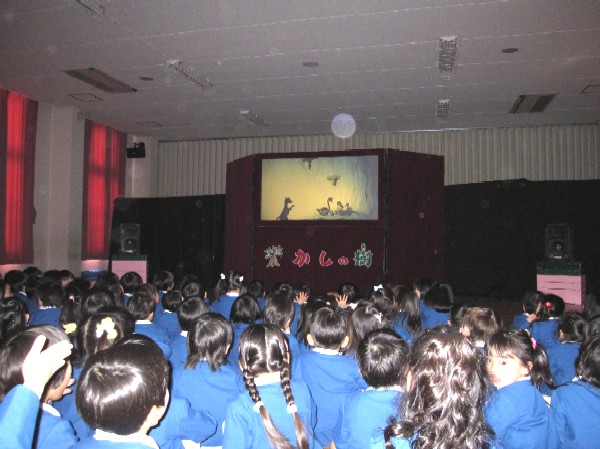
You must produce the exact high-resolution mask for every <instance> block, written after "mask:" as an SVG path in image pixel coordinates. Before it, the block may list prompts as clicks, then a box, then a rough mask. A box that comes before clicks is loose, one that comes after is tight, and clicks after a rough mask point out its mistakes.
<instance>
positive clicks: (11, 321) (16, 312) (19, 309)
mask: <svg viewBox="0 0 600 449" xmlns="http://www.w3.org/2000/svg"><path fill="white" fill-rule="evenodd" d="M26 307H27V306H26V305H25V303H23V302H22V301H20V300H19V299H16V298H5V299H3V300H2V301H1V302H0V342H3V341H6V340H8V339H9V338H10V337H12V336H13V335H15V334H17V333H19V332H20V331H22V330H23V329H25V327H26V326H27V323H26V321H25V309H26Z"/></svg>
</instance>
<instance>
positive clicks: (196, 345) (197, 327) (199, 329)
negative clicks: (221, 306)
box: [185, 312, 233, 371]
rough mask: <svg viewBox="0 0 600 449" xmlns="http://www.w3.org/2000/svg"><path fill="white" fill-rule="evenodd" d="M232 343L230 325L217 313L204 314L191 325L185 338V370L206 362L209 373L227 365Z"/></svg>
mask: <svg viewBox="0 0 600 449" xmlns="http://www.w3.org/2000/svg"><path fill="white" fill-rule="evenodd" d="M232 342H233V329H232V328H231V324H230V323H229V321H227V320H226V319H225V318H224V317H223V315H221V314H219V313H212V312H209V313H205V314H204V315H201V316H200V317H198V318H197V319H196V320H195V321H194V322H193V323H192V327H191V328H190V330H189V333H188V336H187V348H188V357H187V361H186V363H185V367H186V368H195V367H196V365H197V364H198V362H200V361H201V360H206V361H207V362H208V366H210V370H211V371H217V370H218V369H219V368H220V367H221V366H223V365H225V364H226V363H227V352H228V349H229V347H230V346H231V343H232Z"/></svg>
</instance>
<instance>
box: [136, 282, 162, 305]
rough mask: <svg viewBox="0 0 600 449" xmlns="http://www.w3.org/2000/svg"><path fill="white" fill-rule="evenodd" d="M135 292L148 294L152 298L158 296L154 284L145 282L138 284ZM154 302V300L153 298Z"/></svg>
mask: <svg viewBox="0 0 600 449" xmlns="http://www.w3.org/2000/svg"><path fill="white" fill-rule="evenodd" d="M135 293H140V294H142V295H147V296H150V297H151V298H152V299H154V297H155V296H158V289H157V288H156V285H154V284H148V283H146V284H142V285H140V286H139V287H138V288H137V289H136V291H135V292H134V294H135ZM155 302H156V300H155Z"/></svg>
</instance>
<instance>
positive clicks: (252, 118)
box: [240, 110, 269, 126]
mask: <svg viewBox="0 0 600 449" xmlns="http://www.w3.org/2000/svg"><path fill="white" fill-rule="evenodd" d="M240 117H242V118H243V119H244V120H248V121H249V122H251V123H254V124H255V125H258V126H269V122H267V121H266V120H265V119H262V118H260V117H259V116H258V115H257V114H256V112H253V111H247V110H246V111H240Z"/></svg>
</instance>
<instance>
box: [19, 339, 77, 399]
mask: <svg viewBox="0 0 600 449" xmlns="http://www.w3.org/2000/svg"><path fill="white" fill-rule="evenodd" d="M45 344H46V337H44V336H43V335H40V336H38V337H37V338H36V339H35V341H34V342H33V345H32V346H31V349H30V350H29V353H28V354H27V357H25V360H24V361H23V386H25V387H27V388H29V389H30V390H31V391H33V392H34V393H36V394H37V395H38V397H41V396H42V393H43V392H44V387H45V386H46V383H48V380H50V378H51V377H52V375H53V374H54V373H55V372H56V370H58V369H59V368H60V367H62V366H63V365H64V364H65V359H66V358H67V357H69V356H70V355H71V349H73V345H72V344H71V343H70V342H69V341H67V340H65V341H61V342H59V343H56V344H54V345H52V346H50V347H49V348H47V349H46V350H44V351H42V348H43V347H44V345H45Z"/></svg>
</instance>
